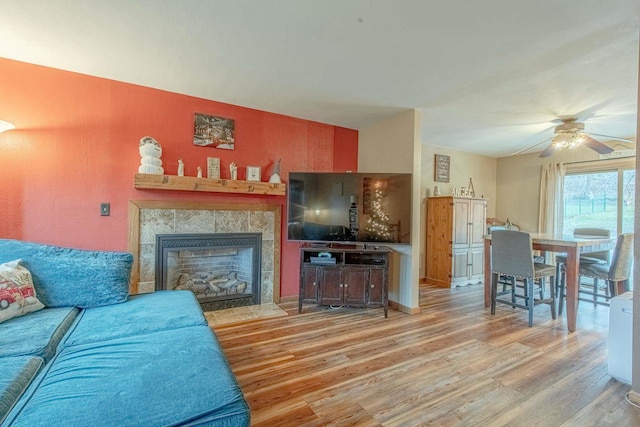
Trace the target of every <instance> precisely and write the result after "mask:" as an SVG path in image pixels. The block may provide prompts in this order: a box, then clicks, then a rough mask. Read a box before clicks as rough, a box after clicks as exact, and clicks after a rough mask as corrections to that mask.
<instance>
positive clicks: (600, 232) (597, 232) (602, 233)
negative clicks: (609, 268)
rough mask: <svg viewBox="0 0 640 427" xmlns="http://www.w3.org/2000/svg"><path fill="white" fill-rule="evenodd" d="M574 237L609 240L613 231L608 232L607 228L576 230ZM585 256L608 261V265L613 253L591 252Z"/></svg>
mask: <svg viewBox="0 0 640 427" xmlns="http://www.w3.org/2000/svg"><path fill="white" fill-rule="evenodd" d="M573 236H574V237H580V236H589V237H593V236H598V237H602V238H607V239H608V238H610V237H611V231H610V230H607V229H606V228H576V229H574V230H573ZM584 255H585V256H588V257H590V258H597V259H601V260H603V261H606V262H607V263H608V262H610V261H611V251H600V252H589V253H587V254H584Z"/></svg>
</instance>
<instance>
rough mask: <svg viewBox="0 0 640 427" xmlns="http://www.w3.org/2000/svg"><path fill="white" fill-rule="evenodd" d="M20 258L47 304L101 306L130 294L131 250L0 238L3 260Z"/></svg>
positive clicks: (44, 302)
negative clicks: (67, 246)
mask: <svg viewBox="0 0 640 427" xmlns="http://www.w3.org/2000/svg"><path fill="white" fill-rule="evenodd" d="M18 258H19V259H21V260H22V262H21V264H22V265H24V266H25V267H26V268H27V269H28V270H29V271H30V272H31V276H32V277H33V284H34V285H35V288H36V291H37V295H38V299H39V300H40V301H42V303H43V304H44V305H45V306H46V307H72V306H75V307H80V308H88V307H98V306H102V305H109V304H117V303H121V302H124V301H126V299H127V297H128V296H129V276H130V274H131V264H132V263H133V256H132V255H131V254H128V253H123V252H103V251H86V250H80V249H71V248H63V247H58V246H50V245H43V244H40V243H32V242H23V241H19V240H8V239H0V263H3V262H8V261H11V260H15V259H18Z"/></svg>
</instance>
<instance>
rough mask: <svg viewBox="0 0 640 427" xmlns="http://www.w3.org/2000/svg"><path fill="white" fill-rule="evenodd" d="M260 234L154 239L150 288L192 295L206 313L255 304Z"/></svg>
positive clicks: (260, 244) (166, 235) (259, 263)
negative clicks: (151, 285)
mask: <svg viewBox="0 0 640 427" xmlns="http://www.w3.org/2000/svg"><path fill="white" fill-rule="evenodd" d="M261 246H262V233H196V234H158V235H156V262H155V266H156V272H155V290H167V289H168V290H173V289H183V290H189V291H192V292H193V293H194V294H195V296H196V297H197V298H198V301H199V302H200V304H201V305H202V307H203V309H205V310H218V309H223V308H231V307H240V306H246V305H254V304H260V299H261V298H260V295H261V280H260V277H261V271H260V270H261V268H260V266H261V259H260V258H261V252H262V250H261Z"/></svg>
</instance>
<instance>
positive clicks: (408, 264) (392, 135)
mask: <svg viewBox="0 0 640 427" xmlns="http://www.w3.org/2000/svg"><path fill="white" fill-rule="evenodd" d="M421 129H422V114H421V112H420V111H419V110H408V111H406V112H404V113H400V114H398V115H397V116H395V117H392V118H390V119H387V120H383V121H381V122H379V123H376V124H374V125H372V126H370V127H368V128H366V129H363V130H360V131H359V132H358V172H410V173H413V188H412V190H411V191H412V198H413V204H412V207H411V230H412V232H411V245H388V246H390V247H391V248H392V249H393V250H394V251H395V255H396V256H395V257H394V258H395V259H397V260H398V265H397V266H394V271H392V273H391V278H392V280H391V283H390V287H389V288H390V289H389V299H390V300H391V301H395V302H397V303H398V304H399V306H400V309H401V310H403V311H406V312H417V311H419V280H420V275H419V274H420V271H419V268H420V266H419V262H420V259H419V253H420V234H421V233H420V224H421V222H420V199H421V197H420V179H421V176H422V175H421V172H420V167H421V161H420V159H421V157H420V156H421V154H420V153H421V150H422V145H421V141H422V131H421ZM395 267H398V268H395Z"/></svg>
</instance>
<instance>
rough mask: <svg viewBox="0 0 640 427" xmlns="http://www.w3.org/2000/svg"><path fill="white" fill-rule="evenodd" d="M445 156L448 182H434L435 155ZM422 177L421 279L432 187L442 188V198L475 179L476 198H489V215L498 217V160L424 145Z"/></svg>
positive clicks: (423, 272) (466, 185) (423, 273)
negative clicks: (427, 209)
mask: <svg viewBox="0 0 640 427" xmlns="http://www.w3.org/2000/svg"><path fill="white" fill-rule="evenodd" d="M435 154H444V155H446V156H449V157H450V162H451V163H450V180H449V183H444V182H435V181H434V180H433V166H434V155H435ZM421 157H422V177H421V181H420V187H421V190H420V195H421V196H420V197H421V200H422V203H421V212H420V217H421V221H420V224H421V228H420V230H421V232H420V239H421V241H420V277H424V276H425V271H424V258H425V245H426V242H425V237H426V230H425V229H424V224H425V221H426V209H425V206H426V204H425V197H429V196H432V195H433V186H434V185H437V186H438V187H440V192H441V194H442V195H448V194H451V191H452V190H453V188H456V187H468V186H469V178H471V179H472V180H473V188H474V190H475V193H476V197H484V198H485V199H487V216H495V206H496V168H497V159H495V158H493V157H487V156H481V155H478V154H470V153H464V152H462V151H455V150H451V149H450V148H446V147H439V146H436V145H427V144H423V145H422V156H421Z"/></svg>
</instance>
